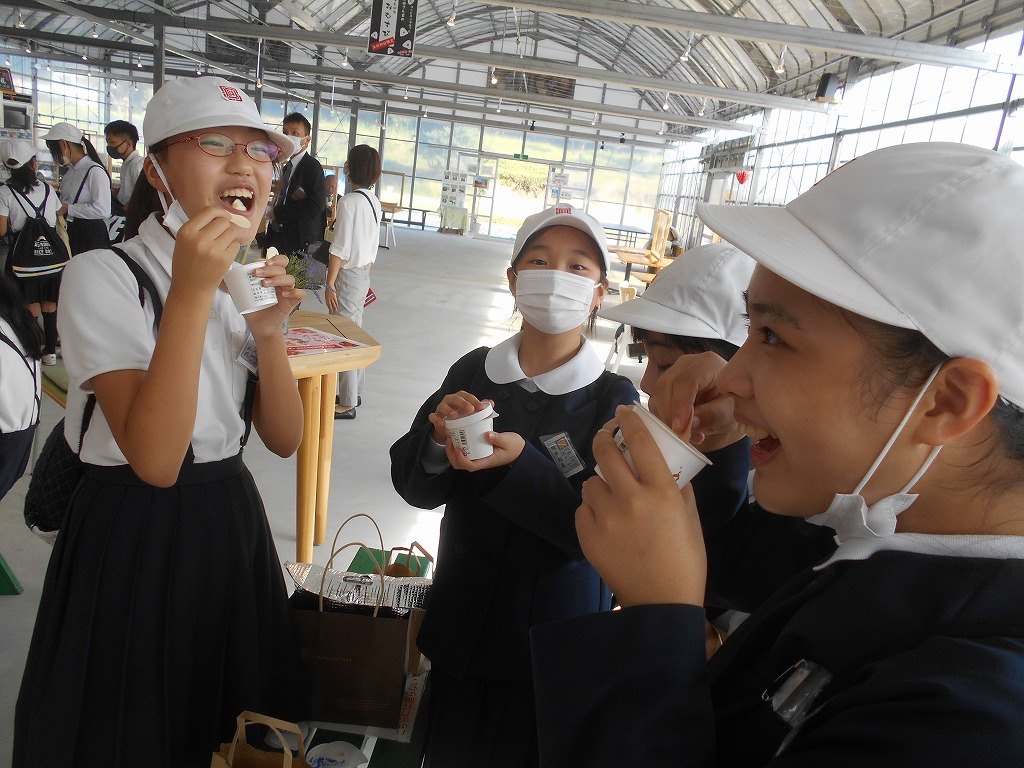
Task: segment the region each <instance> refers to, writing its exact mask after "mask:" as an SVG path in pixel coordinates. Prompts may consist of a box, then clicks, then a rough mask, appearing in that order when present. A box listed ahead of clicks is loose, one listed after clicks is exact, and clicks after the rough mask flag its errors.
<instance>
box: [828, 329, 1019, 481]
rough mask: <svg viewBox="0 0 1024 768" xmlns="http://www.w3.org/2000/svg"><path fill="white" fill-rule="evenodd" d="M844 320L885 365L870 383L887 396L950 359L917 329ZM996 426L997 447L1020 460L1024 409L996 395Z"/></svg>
mask: <svg viewBox="0 0 1024 768" xmlns="http://www.w3.org/2000/svg"><path fill="white" fill-rule="evenodd" d="M841 312H842V314H843V316H844V317H845V318H846V321H847V322H848V323H849V324H850V325H852V326H853V327H854V329H856V330H857V331H859V332H860V333H861V334H862V335H863V336H864V337H865V338H866V339H867V340H868V341H869V342H870V343H871V346H872V348H873V349H874V352H875V354H876V355H877V356H878V357H879V358H880V359H881V360H882V362H883V363H885V365H883V366H882V371H881V374H880V376H879V377H878V378H874V377H873V381H874V382H878V383H880V384H881V385H882V388H883V389H884V391H881V392H877V394H878V395H879V396H880V397H882V398H885V397H888V396H889V395H890V394H892V393H893V392H894V391H895V390H896V389H898V388H901V387H903V388H909V389H913V388H920V387H921V386H923V385H924V383H925V381H927V380H928V376H929V375H930V374H931V372H932V371H933V370H934V369H935V367H936V366H938V365H940V364H941V363H943V362H945V361H946V360H949V359H951V358H950V356H949V355H947V354H946V353H945V352H943V351H942V350H940V349H939V348H938V347H936V346H935V345H934V344H933V343H932V342H931V341H929V340H928V339H927V337H925V335H924V334H923V333H921V332H920V331H915V330H911V329H907V328H896V327H895V326H892V325H886V324H885V323H880V322H878V321H876V320H870V319H868V318H866V317H862V316H860V315H857V314H854V313H853V312H849V311H847V310H841ZM989 415H990V416H991V417H992V420H993V421H994V422H995V425H996V433H997V435H998V437H999V447H1000V448H1001V449H1002V452H1003V455H1004V456H1005V457H1006V458H1008V459H1010V460H1011V461H1024V410H1022V409H1021V408H1018V407H1017V406H1016V405H1013V404H1012V403H1010V402H1009V401H1007V400H1004V399H1003V398H1002V397H1000V398H999V399H998V400H997V401H996V404H995V405H994V406H993V407H992V410H991V411H990V412H989Z"/></svg>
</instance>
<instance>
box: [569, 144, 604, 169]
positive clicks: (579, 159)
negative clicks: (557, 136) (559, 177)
mask: <svg viewBox="0 0 1024 768" xmlns="http://www.w3.org/2000/svg"><path fill="white" fill-rule="evenodd" d="M596 146H597V145H596V144H595V143H594V142H593V141H585V140H583V139H569V140H568V141H567V142H566V146H565V161H566V162H567V163H584V164H586V165H590V164H591V163H592V162H594V148H595V147H596Z"/></svg>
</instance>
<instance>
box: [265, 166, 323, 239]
mask: <svg viewBox="0 0 1024 768" xmlns="http://www.w3.org/2000/svg"><path fill="white" fill-rule="evenodd" d="M291 162H292V163H293V168H292V173H291V176H290V177H289V179H288V189H283V190H281V197H280V199H279V200H278V202H277V204H276V205H275V206H274V222H275V223H277V224H278V225H280V229H279V230H277V231H276V232H274V235H273V238H272V240H271V243H270V244H271V245H274V246H276V247H277V249H278V250H279V251H281V252H282V253H294V252H295V251H297V250H298V249H299V248H302V247H303V246H304V245H308V244H309V243H313V242H315V243H319V242H321V241H322V240H323V239H324V230H325V229H326V228H327V180H326V179H325V178H324V167H323V166H322V165H321V164H320V161H319V160H317V159H316V158H315V157H313V156H312V155H310V154H309V153H308V152H303V153H302V155H301V157H299V160H298V162H295V161H294V160H292V161H291ZM300 189H301V190H302V192H301V193H300V192H299V190H300Z"/></svg>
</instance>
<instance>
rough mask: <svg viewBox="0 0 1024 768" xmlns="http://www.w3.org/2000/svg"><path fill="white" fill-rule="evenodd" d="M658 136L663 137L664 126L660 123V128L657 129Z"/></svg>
mask: <svg viewBox="0 0 1024 768" xmlns="http://www.w3.org/2000/svg"><path fill="white" fill-rule="evenodd" d="M658 135H659V136H664V135H665V124H664V123H662V124H661V127H660V128H659V129H658Z"/></svg>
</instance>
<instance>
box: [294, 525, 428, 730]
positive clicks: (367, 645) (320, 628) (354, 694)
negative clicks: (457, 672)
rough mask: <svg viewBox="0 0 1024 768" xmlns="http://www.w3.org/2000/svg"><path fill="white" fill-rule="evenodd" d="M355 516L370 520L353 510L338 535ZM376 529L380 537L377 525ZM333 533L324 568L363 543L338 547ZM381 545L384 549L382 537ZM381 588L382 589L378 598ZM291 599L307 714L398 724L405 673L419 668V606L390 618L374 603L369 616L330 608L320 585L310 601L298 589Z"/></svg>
mask: <svg viewBox="0 0 1024 768" xmlns="http://www.w3.org/2000/svg"><path fill="white" fill-rule="evenodd" d="M356 517H366V518H368V519H369V520H370V521H371V522H373V518H370V517H369V516H368V515H353V516H352V517H350V518H349V519H348V520H346V521H345V522H344V523H342V525H341V527H340V528H339V529H338V534H340V533H341V528H343V527H344V526H345V525H346V524H347V523H348V522H349V521H351V520H353V519H354V518H356ZM373 524H374V526H375V527H376V525H377V524H376V523H375V522H374V523H373ZM377 532H378V536H379V534H380V529H379V528H378V529H377ZM338 534H335V537H334V542H335V543H334V544H333V545H332V548H331V560H330V561H329V562H328V565H327V567H328V568H330V567H331V564H332V563H333V560H334V557H335V556H336V555H337V554H338V553H339V552H341V551H342V550H344V549H346V548H347V547H350V546H359V547H365V545H363V544H360V543H359V542H352V543H351V544H346V545H343V546H341V547H338V546H337V540H338ZM366 549H369V548H366ZM380 549H381V550H382V551H383V550H384V544H383V541H382V542H381V547H380ZM325 574H326V570H325ZM383 593H384V590H383V589H381V590H380V598H381V599H382V598H383ZM290 603H291V605H292V620H293V622H294V625H295V630H296V635H297V636H298V639H299V647H300V650H301V653H302V660H303V663H304V664H305V666H306V668H307V670H306V671H307V678H308V679H309V680H310V685H309V699H308V705H309V714H308V718H307V719H309V720H317V721H324V722H333V723H346V724H350V725H372V726H378V727H382V728H394V727H397V725H398V722H399V719H400V716H401V708H402V699H403V696H404V691H405V678H406V674H407V673H410V674H417V673H418V672H419V667H420V662H421V658H422V657H421V655H420V652H419V649H418V648H417V647H416V633H417V632H418V631H419V626H420V623H421V622H422V619H423V611H421V610H415V609H414V610H412V611H410V612H409V613H408V614H407V615H405V616H402V617H394V616H389V615H386V614H385V613H383V612H381V611H380V604H379V603H378V606H377V608H376V609H374V610H373V614H372V615H360V614H359V613H348V612H346V613H341V612H331V611H330V610H324V600H323V590H322V587H321V594H320V595H319V599H318V600H316V599H314V600H312V601H311V600H310V595H309V593H305V594H303V593H301V592H298V591H297V592H296V593H295V594H293V595H292V597H291V598H290Z"/></svg>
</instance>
